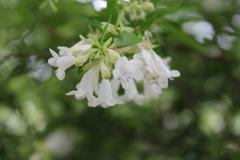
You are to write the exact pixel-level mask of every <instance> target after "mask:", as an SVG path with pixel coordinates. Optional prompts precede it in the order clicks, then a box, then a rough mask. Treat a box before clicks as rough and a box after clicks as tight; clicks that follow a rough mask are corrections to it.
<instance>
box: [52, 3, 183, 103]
mask: <svg viewBox="0 0 240 160" xmlns="http://www.w3.org/2000/svg"><path fill="white" fill-rule="evenodd" d="M119 3H120V5H121V7H122V8H123V9H122V12H120V13H119V15H118V19H117V21H116V23H115V24H114V23H111V22H110V20H109V21H108V22H102V23H101V27H100V29H98V30H95V31H91V32H90V33H89V34H88V35H87V37H84V36H82V35H80V39H81V40H80V41H79V42H78V43H76V44H75V45H74V46H72V47H70V48H69V47H58V49H59V53H56V52H55V51H53V50H52V49H50V53H51V55H52V58H50V59H49V60H48V63H49V64H50V65H51V66H53V67H56V68H57V70H56V76H57V78H58V79H59V80H63V79H64V77H65V71H66V70H67V69H69V68H70V67H72V66H74V67H77V68H78V69H81V70H82V71H83V72H84V74H83V76H82V77H81V80H80V82H79V83H78V84H77V85H76V89H75V90H72V91H70V92H68V93H66V95H69V96H70V95H72V96H74V97H75V98H76V99H78V100H82V99H84V98H87V100H88V105H89V106H91V107H96V106H101V107H110V106H114V105H116V104H123V103H126V102H129V101H134V102H136V103H137V104H142V103H143V102H144V101H145V100H149V99H152V98H157V97H159V95H160V94H161V92H162V89H164V88H167V87H168V81H169V80H173V79H174V78H176V77H179V76H180V72H179V71H177V70H171V69H170V67H169V58H165V59H163V58H161V57H160V56H159V55H158V54H157V53H156V52H155V51H154V47H155V45H153V44H152V42H151V41H152V38H153V37H152V34H151V32H149V31H147V30H145V31H139V30H138V29H137V27H131V26H130V25H128V24H130V22H133V21H135V20H139V19H145V18H146V14H147V11H153V10H154V5H153V4H152V3H151V2H150V1H145V2H141V1H131V2H125V1H120V2H119ZM139 86H142V88H143V89H142V90H140V89H139Z"/></svg>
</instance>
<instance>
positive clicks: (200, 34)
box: [182, 21, 215, 43]
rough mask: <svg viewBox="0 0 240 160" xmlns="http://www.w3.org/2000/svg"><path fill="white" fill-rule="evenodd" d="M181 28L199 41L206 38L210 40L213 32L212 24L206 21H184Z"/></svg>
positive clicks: (201, 41)
mask: <svg viewBox="0 0 240 160" xmlns="http://www.w3.org/2000/svg"><path fill="white" fill-rule="evenodd" d="M182 28H183V30H184V31H185V32H186V33H188V34H191V35H193V36H194V37H195V39H196V40H197V41H198V42H199V43H204V41H205V39H206V40H212V39H213V36H214V34H215V32H214V29H213V26H212V25H211V24H210V23H209V22H207V21H198V22H194V21H193V22H185V23H184V24H183V25H182Z"/></svg>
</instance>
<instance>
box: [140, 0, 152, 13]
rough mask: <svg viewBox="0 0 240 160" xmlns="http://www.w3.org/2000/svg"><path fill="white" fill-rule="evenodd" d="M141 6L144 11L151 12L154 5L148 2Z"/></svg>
mask: <svg viewBox="0 0 240 160" xmlns="http://www.w3.org/2000/svg"><path fill="white" fill-rule="evenodd" d="M142 6H143V10H145V11H153V10H154V9H155V7H154V4H153V3H151V2H148V1H147V2H143V4H142Z"/></svg>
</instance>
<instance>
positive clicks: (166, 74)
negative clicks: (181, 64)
mask: <svg viewBox="0 0 240 160" xmlns="http://www.w3.org/2000/svg"><path fill="white" fill-rule="evenodd" d="M134 58H135V59H137V60H140V61H142V63H143V66H142V70H143V71H144V78H145V80H146V81H149V82H150V83H153V84H157V85H159V86H160V87H161V88H167V87H168V79H171V80H172V79H174V78H175V77H179V76H180V73H179V72H178V71H177V70H170V68H169V67H168V66H167V65H166V64H165V62H164V60H163V59H162V58H161V57H160V56H158V55H157V53H155V51H154V50H153V49H149V48H145V47H144V46H142V45H139V52H138V53H136V54H135V55H134Z"/></svg>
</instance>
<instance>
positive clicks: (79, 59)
mask: <svg viewBox="0 0 240 160" xmlns="http://www.w3.org/2000/svg"><path fill="white" fill-rule="evenodd" d="M88 58H89V55H88V54H86V55H81V56H78V57H76V59H75V62H74V64H75V66H77V67H81V66H82V65H83V64H84V63H86V62H87V60H88Z"/></svg>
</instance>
